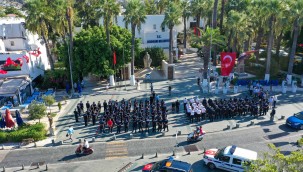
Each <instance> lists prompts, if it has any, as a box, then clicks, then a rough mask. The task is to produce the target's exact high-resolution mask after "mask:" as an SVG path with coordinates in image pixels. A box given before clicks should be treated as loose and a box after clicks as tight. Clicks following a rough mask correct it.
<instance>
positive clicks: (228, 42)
mask: <svg viewBox="0 0 303 172" xmlns="http://www.w3.org/2000/svg"><path fill="white" fill-rule="evenodd" d="M232 33H233V31H232V30H230V33H229V36H228V41H227V48H228V51H230V50H231V39H232V38H231V37H232Z"/></svg>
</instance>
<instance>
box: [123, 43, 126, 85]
mask: <svg viewBox="0 0 303 172" xmlns="http://www.w3.org/2000/svg"><path fill="white" fill-rule="evenodd" d="M123 65H124V66H123V80H124V90H126V79H125V78H126V74H125V58H124V47H123Z"/></svg>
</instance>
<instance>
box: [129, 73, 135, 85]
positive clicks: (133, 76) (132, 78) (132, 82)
mask: <svg viewBox="0 0 303 172" xmlns="http://www.w3.org/2000/svg"><path fill="white" fill-rule="evenodd" d="M130 85H131V86H135V85H136V79H135V75H130Z"/></svg>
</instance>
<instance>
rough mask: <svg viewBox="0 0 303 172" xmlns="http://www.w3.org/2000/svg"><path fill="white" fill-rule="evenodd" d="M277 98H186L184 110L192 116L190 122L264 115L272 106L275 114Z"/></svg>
mask: <svg viewBox="0 0 303 172" xmlns="http://www.w3.org/2000/svg"><path fill="white" fill-rule="evenodd" d="M276 101H277V100H276V98H275V97H274V96H271V97H269V98H268V99H267V98H265V97H258V96H256V97H254V98H248V97H245V98H236V97H234V98H229V99H214V100H213V99H211V98H209V99H206V98H204V99H199V98H191V99H186V98H185V99H184V101H183V104H184V111H185V113H186V114H187V116H188V117H189V118H190V122H191V123H193V122H194V121H201V120H205V119H209V120H210V121H214V120H216V119H228V118H233V117H236V116H246V115H250V116H254V117H257V116H263V115H266V114H267V112H268V111H269V109H271V108H272V112H271V115H274V114H275V109H274V108H275V106H276Z"/></svg>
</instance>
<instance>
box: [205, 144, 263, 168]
mask: <svg viewBox="0 0 303 172" xmlns="http://www.w3.org/2000/svg"><path fill="white" fill-rule="evenodd" d="M257 156H258V154H257V152H255V151H251V150H248V149H243V148H239V147H237V146H234V145H233V146H227V147H225V148H222V149H209V150H206V151H205V153H204V157H203V161H204V162H205V165H207V166H208V167H209V168H210V169H215V168H219V169H222V170H226V171H233V172H234V171H236V172H244V167H243V164H244V163H245V162H251V161H254V160H257Z"/></svg>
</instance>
